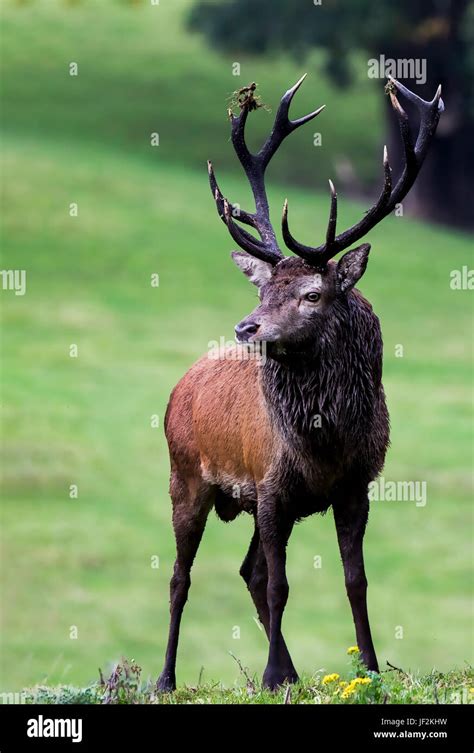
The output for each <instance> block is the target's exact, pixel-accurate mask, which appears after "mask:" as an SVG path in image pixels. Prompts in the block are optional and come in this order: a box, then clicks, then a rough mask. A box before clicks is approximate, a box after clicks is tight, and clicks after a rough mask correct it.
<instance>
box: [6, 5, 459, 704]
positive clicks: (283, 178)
mask: <svg viewBox="0 0 474 753" xmlns="http://www.w3.org/2000/svg"><path fill="white" fill-rule="evenodd" d="M189 6H190V2H189V0H179V1H178V0H173V1H172V2H171V0H169V2H166V0H162V1H161V3H160V5H159V6H149V4H148V3H144V4H143V7H142V6H140V5H139V4H128V5H127V4H126V3H125V2H124V3H119V2H117V3H112V2H107V3H105V2H104V3H97V2H96V3H94V2H85V3H80V2H77V3H70V4H68V3H61V2H59V1H58V2H55V1H54V0H51V1H50V2H33V1H32V2H29V3H24V4H23V3H20V4H16V3H13V2H11V3H5V4H4V5H3V8H2V26H3V33H2V38H3V53H2V74H1V83H2V105H3V107H2V112H3V131H2V143H3V156H2V163H3V164H2V184H3V195H2V204H1V208H2V224H1V251H2V257H1V268H2V269H25V270H26V271H27V290H26V295H24V296H15V294H14V293H13V292H12V291H1V304H2V306H1V309H2V340H1V355H2V370H1V407H2V452H3V462H2V467H3V478H2V486H3V489H2V499H3V504H2V513H1V515H2V518H1V524H2V525H1V530H2V538H1V560H2V583H1V588H2V591H1V603H2V630H1V674H2V677H1V688H2V690H7V691H14V690H18V689H20V688H21V687H24V686H27V685H33V684H36V683H43V682H47V683H48V684H56V683H73V684H75V685H83V684H87V683H90V682H91V681H92V680H94V679H95V678H96V675H97V670H98V667H102V668H103V669H104V670H106V669H108V668H109V667H110V666H111V665H112V664H113V663H114V662H116V661H118V660H119V659H120V657H121V656H122V655H126V656H128V657H133V658H134V659H135V660H136V661H137V662H138V663H139V664H140V665H141V667H142V668H143V673H144V675H145V676H150V677H155V676H157V675H158V673H159V671H160V669H161V664H162V659H163V653H164V647H165V641H166V634H167V628H168V581H169V578H170V575H171V570H172V564H173V560H174V539H173V534H172V528H171V515H170V513H171V505H170V500H169V496H168V457H167V448H166V443H165V440H164V436H163V428H162V423H163V422H162V419H163V416H164V411H165V408H166V404H167V400H168V396H169V393H170V390H171V389H172V387H173V386H174V384H175V383H176V382H177V380H178V379H179V378H180V376H181V375H182V374H183V373H184V371H185V370H186V369H187V368H188V367H189V366H190V365H191V364H192V362H193V361H194V360H195V359H196V358H197V357H199V356H200V355H201V354H202V353H205V352H206V351H207V349H208V343H209V341H211V340H216V339H217V340H218V339H219V338H220V337H224V338H225V339H231V338H232V337H233V327H234V324H235V323H236V322H237V321H239V320H240V319H241V318H242V317H243V316H244V315H245V314H247V313H248V312H249V311H250V310H251V309H252V308H253V307H254V305H255V292H254V289H253V288H251V286H250V285H249V284H248V282H247V281H246V280H245V279H244V277H243V276H242V275H241V274H240V273H239V272H238V271H237V269H235V268H234V267H233V265H232V262H231V260H230V257H229V251H230V250H231V248H232V242H231V240H230V238H229V237H228V235H227V232H226V230H225V228H224V226H223V224H222V223H221V222H220V221H219V220H218V218H217V215H216V213H215V208H214V206H213V202H212V199H211V197H210V193H209V188H208V184H207V173H206V168H205V160H206V159H207V158H208V157H212V158H213V161H214V163H215V167H216V171H217V174H218V179H219V181H220V184H221V186H222V188H223V189H224V191H225V193H226V194H227V195H228V196H229V197H230V198H232V199H233V200H236V201H240V202H241V203H242V205H243V206H245V205H246V203H247V204H248V203H249V192H248V190H247V186H246V184H245V180H244V177H243V174H241V173H240V172H239V171H238V170H237V169H236V166H235V164H234V163H235V158H234V155H233V152H232V148H231V145H230V143H229V138H228V136H229V134H228V124H227V122H226V116H225V109H226V101H225V100H226V97H227V96H229V94H230V93H231V92H232V90H233V89H235V88H237V87H238V86H240V85H242V84H245V83H247V82H248V81H250V80H254V79H255V80H257V81H258V82H259V83H261V86H262V91H263V93H264V95H265V99H266V101H268V102H269V103H270V104H271V105H272V106H273V109H274V107H275V105H276V103H277V101H278V97H279V96H281V93H282V92H283V91H284V90H285V89H286V88H287V87H288V86H289V85H290V84H291V83H293V82H294V81H296V80H297V78H298V77H299V76H300V74H301V68H300V67H298V66H296V65H295V64H294V63H293V62H290V61H288V60H285V59H284V58H282V57H281V56H279V57H277V58H275V59H269V60H266V61H262V60H258V61H256V62H255V61H253V60H252V59H249V58H242V76H241V77H240V78H235V77H233V76H232V62H233V61H232V60H231V59H230V58H229V59H227V58H224V57H222V56H220V55H217V54H215V53H213V52H212V51H209V50H208V49H207V48H206V47H205V45H204V43H203V42H202V40H201V39H200V38H198V37H195V36H190V35H188V34H187V32H186V31H185V28H184V17H185V14H186V12H187V9H188V8H189ZM237 59H240V58H239V56H238V55H237ZM71 61H75V62H77V63H78V66H79V75H78V76H77V77H71V76H69V73H68V67H69V64H70V62H71ZM307 67H308V68H309V70H310V71H311V76H310V77H309V78H308V81H307V82H306V83H305V85H304V87H303V89H302V90H301V92H300V94H301V96H299V95H298V101H297V102H295V112H296V111H297V112H298V114H299V113H303V112H306V111H309V110H310V109H313V108H314V107H316V106H317V105H319V104H321V103H323V102H326V104H327V105H328V107H327V109H326V111H325V113H324V114H323V115H321V116H320V118H319V119H318V121H317V124H318V125H317V126H315V127H314V128H311V127H309V126H308V129H307V131H306V132H304V133H298V134H297V135H295V136H294V137H292V138H291V139H290V140H289V141H288V144H286V145H285V146H284V147H283V148H282V150H281V154H278V156H277V157H276V159H275V165H274V166H273V165H272V169H271V170H270V171H269V177H270V178H271V179H272V182H271V185H270V187H269V196H270V202H271V205H272V207H274V216H275V218H276V224H277V223H278V217H279V213H280V207H281V205H282V203H283V200H284V198H285V196H288V198H289V201H290V206H291V212H292V226H293V227H294V228H295V233H296V228H298V236H299V237H301V239H302V240H303V241H306V242H308V243H309V242H312V241H317V242H319V240H320V236H321V232H322V231H323V228H324V226H325V219H326V216H327V211H328V198H327V195H326V186H327V178H328V177H330V176H331V175H334V169H335V167H336V165H335V163H334V160H335V159H336V158H337V159H345V158H346V157H347V156H348V155H350V157H351V159H352V160H353V163H354V165H355V169H356V170H357V171H358V173H359V174H360V175H361V176H362V178H363V179H364V180H367V179H369V178H372V177H373V176H374V175H375V174H376V171H377V170H378V169H379V161H380V159H379V158H380V154H381V145H382V138H383V135H382V125H381V123H380V122H379V119H378V116H379V114H380V97H381V96H382V92H379V94H380V96H377V89H376V86H377V85H375V88H374V84H373V83H372V82H371V83H370V85H369V83H368V82H367V80H362V78H361V79H360V81H358V83H357V84H356V86H355V88H354V89H353V90H351V91H350V92H349V93H348V92H345V93H344V94H341V93H340V92H339V93H338V92H334V91H333V90H332V87H330V85H329V84H328V82H327V81H326V80H325V79H324V78H323V77H322V75H321V74H320V73H319V72H318V61H317V58H315V59H314V60H313V59H312V60H311V61H310V65H309V66H307ZM303 70H304V68H303ZM236 82H237V83H236ZM380 88H382V87H380ZM361 97H363V98H364V108H368V112H369V114H370V122H371V127H370V130H369V129H368V128H367V124H365V126H364V124H361V123H360V121H359V120H358V118H357V115H358V113H359V111H360V102H361ZM271 119H272V115H270V114H268V113H266V112H263V111H260V112H257V113H255V115H252V117H251V118H250V120H249V126H250V129H249V130H250V131H251V133H252V137H251V139H250V141H251V144H253V143H255V144H257V143H258V137H259V136H260V137H261V136H262V135H263V134H264V133H265V132H266V131H267V130H268V127H269V125H270V123H271ZM315 122H316V121H315ZM372 126H373V127H372ZM314 130H318V131H319V130H320V131H321V132H322V133H323V146H322V147H320V148H318V149H316V148H314V147H313V143H312V140H313V132H314ZM348 130H350V137H348V133H347V132H348ZM152 132H158V133H159V134H160V145H159V146H158V147H152V146H151V145H150V134H151V133H152ZM254 139H255V141H254ZM290 155H291V156H290ZM305 186H307V187H305ZM71 202H77V204H78V216H77V217H71V216H70V215H69V205H70V203H71ZM364 208H366V207H365V206H363V205H361V204H356V203H353V202H350V201H346V200H344V197H343V196H341V197H340V219H339V227H340V228H341V229H342V227H343V226H348V225H349V224H351V223H353V222H354V221H356V220H357V219H359V217H360V216H361V213H362V212H363V210H364ZM370 241H371V243H372V254H371V260H370V262H369V266H368V269H367V273H366V275H365V277H364V278H363V280H362V281H361V284H360V286H359V287H360V289H361V290H362V292H363V293H364V294H365V295H367V296H368V297H369V299H370V300H371V301H372V303H373V305H374V308H375V310H376V312H377V313H378V315H379V317H380V319H381V322H382V327H383V332H384V342H385V365H384V375H385V376H384V383H385V388H386V392H387V398H388V403H389V409H390V412H391V422H392V447H391V449H390V451H389V454H388V460H387V465H386V469H385V471H384V476H385V478H386V479H387V480H395V481H397V480H402V481H410V480H419V481H426V482H427V504H426V506H424V507H421V506H416V504H415V502H388V501H387V502H374V503H373V505H372V511H371V519H370V524H369V529H368V533H367V537H366V561H367V571H368V578H369V584H370V588H369V608H370V612H371V619H372V629H373V633H374V638H375V642H376V647H377V650H378V655H379V660H380V663H381V665H384V664H385V662H386V660H389V661H390V662H391V663H392V664H395V665H396V666H400V667H403V668H404V669H406V670H409V669H410V670H412V671H420V672H429V671H430V670H431V669H432V668H436V669H438V670H441V671H447V670H449V669H453V668H463V667H465V665H466V662H470V661H472V611H471V609H472V607H471V604H472V580H471V573H470V569H471V565H472V523H473V520H472V504H471V500H472V486H471V472H472V437H471V425H472V413H470V406H471V400H472V376H473V374H472V355H473V354H472V318H471V317H472V303H471V299H470V297H469V296H470V293H469V291H467V290H452V289H451V288H450V273H451V271H452V270H455V269H461V268H462V267H463V265H468V266H469V265H471V266H472V256H471V248H472V242H471V239H469V238H468V237H466V236H463V235H461V234H457V233H455V232H454V231H452V230H446V229H440V228H439V227H437V228H434V227H429V226H427V225H424V224H421V223H419V222H417V221H415V220H413V219H409V218H406V217H398V218H397V217H391V218H389V219H387V220H386V221H385V222H384V224H383V225H382V226H381V227H379V228H377V229H376V230H374V231H373V233H372V234H371V236H370ZM152 274H158V275H159V281H160V284H159V287H152V286H151V284H150V279H151V275H152ZM73 344H74V345H76V346H77V350H78V355H77V357H75V358H74V357H70V347H71V345H73ZM399 346H402V352H403V355H402V356H400V353H401V351H400V347H399ZM154 415H158V417H159V426H158V428H153V427H152V425H151V421H152V416H154ZM71 485H77V488H78V496H77V498H71V497H70V486H71ZM251 530H252V521H251V520H250V518H249V517H248V516H246V517H242V516H241V517H240V518H239V519H237V520H236V521H235V522H234V523H232V524H231V525H224V524H223V523H221V522H219V521H218V520H217V518H216V517H215V516H214V515H211V517H210V519H209V523H208V526H207V529H206V533H205V537H204V541H203V543H202V545H201V548H200V551H199V554H198V557H197V561H196V565H195V568H194V570H193V585H192V589H191V595H190V601H189V603H188V605H187V607H186V611H185V616H184V621H183V627H182V632H181V644H180V653H179V662H178V683H180V684H182V683H184V682H186V683H196V682H197V680H198V677H199V674H200V672H201V668H202V667H203V668H204V669H203V673H202V677H203V679H204V681H206V682H210V681H213V680H215V681H217V680H219V681H222V682H224V683H225V684H227V685H228V686H232V685H233V684H234V683H235V682H240V679H239V669H238V667H237V665H236V663H235V661H234V659H233V658H232V657H231V656H230V654H229V652H232V653H233V654H234V655H235V656H237V657H238V658H239V659H240V660H241V662H242V663H243V665H244V666H246V667H248V668H249V669H250V671H251V672H252V673H253V672H256V673H260V672H261V671H262V670H263V667H264V665H265V660H266V650H267V647H266V638H265V635H264V633H263V632H262V631H261V629H260V628H259V626H258V625H257V623H256V621H255V619H254V609H253V605H252V603H251V600H250V596H249V595H248V593H247V591H246V588H245V586H244V583H243V581H242V580H241V579H240V577H239V575H238V570H239V566H240V563H241V561H242V559H243V557H244V555H245V553H246V550H247V547H248V543H249V540H250V536H251ZM317 556H320V557H321V558H322V560H321V561H322V566H321V567H320V568H315V567H314V562H315V557H317ZM155 557H158V558H159V567H158V568H156V567H153V566H152V565H153V564H154V563H155V561H156V560H155V559H154V558H155ZM288 575H289V581H290V588H291V590H290V600H289V604H288V608H287V611H286V614H285V620H284V627H285V636H286V639H287V643H288V645H289V647H290V650H291V653H292V655H293V658H294V661H295V664H296V666H297V668H298V669H299V670H301V671H302V672H305V673H307V674H312V673H314V672H316V671H317V670H319V669H323V668H324V669H327V670H328V671H341V668H342V667H343V666H344V661H345V654H344V649H345V647H347V646H349V645H351V644H352V643H353V642H354V635H353V627H352V619H351V615H350V610H349V606H348V603H347V599H346V595H345V590H344V583H343V577H342V568H341V564H340V560H339V555H338V551H337V544H336V537H335V532H334V525H333V520H332V514H331V513H329V514H328V515H327V516H325V517H318V516H315V517H313V518H310V519H308V520H307V521H305V522H304V523H302V524H301V525H300V526H298V527H297V528H296V530H295V531H294V534H293V536H292V539H291V542H290V546H289V550H288ZM76 635H77V637H74V636H76ZM71 636H72V637H71Z"/></svg>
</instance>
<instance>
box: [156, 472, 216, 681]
mask: <svg viewBox="0 0 474 753" xmlns="http://www.w3.org/2000/svg"><path fill="white" fill-rule="evenodd" d="M170 493H171V498H172V500H173V528H174V533H175V537H176V561H175V564H174V572H173V576H172V578H171V582H170V613H171V620H170V629H169V637H168V646H167V649H166V658H165V665H164V667H163V671H162V673H161V675H160V677H159V678H158V682H157V690H159V691H161V692H165V693H170V692H171V691H173V690H175V688H176V654H177V650H178V639H179V627H180V623H181V615H182V613H183V609H184V605H185V603H186V600H187V598H188V592H189V587H190V585H191V576H190V572H191V567H192V564H193V562H194V558H195V556H196V552H197V550H198V547H199V544H200V542H201V538H202V534H203V532H204V528H205V526H206V520H207V516H208V514H209V510H210V509H211V507H212V504H213V496H214V494H213V489H212V487H210V486H209V485H208V484H205V483H204V482H203V481H202V480H201V479H196V478H191V479H189V478H184V477H182V476H180V475H179V473H178V472H177V471H173V473H172V476H171V485H170Z"/></svg>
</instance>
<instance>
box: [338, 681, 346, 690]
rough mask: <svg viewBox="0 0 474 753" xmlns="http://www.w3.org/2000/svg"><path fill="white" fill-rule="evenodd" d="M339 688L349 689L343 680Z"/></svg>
mask: <svg viewBox="0 0 474 753" xmlns="http://www.w3.org/2000/svg"><path fill="white" fill-rule="evenodd" d="M339 687H340V688H346V687H347V682H346V681H345V680H341V682H340V683H339Z"/></svg>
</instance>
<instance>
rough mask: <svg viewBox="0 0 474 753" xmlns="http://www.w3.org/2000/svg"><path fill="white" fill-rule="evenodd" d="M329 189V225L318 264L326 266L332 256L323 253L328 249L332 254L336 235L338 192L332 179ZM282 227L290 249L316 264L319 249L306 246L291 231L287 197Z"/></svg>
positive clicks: (284, 238)
mask: <svg viewBox="0 0 474 753" xmlns="http://www.w3.org/2000/svg"><path fill="white" fill-rule="evenodd" d="M329 190H330V192H331V205H330V210H329V219H328V227H327V231H326V243H325V245H324V246H320V247H319V249H320V251H321V253H320V256H319V257H318V265H321V266H324V265H325V264H326V262H327V260H328V258H331V256H326V254H323V251H326V252H327V253H330V254H331V255H332V247H333V244H334V239H335V235H336V223H337V193H336V189H335V188H334V183H333V182H332V180H330V181H329ZM281 229H282V234H283V240H284V241H285V244H286V246H287V247H288V248H289V249H290V251H294V252H295V254H297V255H298V256H301V258H303V259H306V260H307V261H309V262H311V263H312V264H314V263H315V257H316V251H318V249H315V248H312V247H311V246H305V245H304V244H303V243H300V242H299V241H297V240H296V239H295V238H294V237H293V236H292V235H291V233H290V229H289V227H288V199H285V203H284V205H283V215H282V219H281Z"/></svg>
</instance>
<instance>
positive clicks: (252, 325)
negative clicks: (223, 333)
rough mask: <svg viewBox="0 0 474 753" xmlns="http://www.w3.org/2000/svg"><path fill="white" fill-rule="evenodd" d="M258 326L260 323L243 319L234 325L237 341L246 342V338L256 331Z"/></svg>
mask: <svg viewBox="0 0 474 753" xmlns="http://www.w3.org/2000/svg"><path fill="white" fill-rule="evenodd" d="M259 328H260V324H257V323H256V322H253V321H248V320H247V319H244V320H243V321H242V322H240V323H239V324H237V325H236V327H235V335H236V337H237V340H238V341H239V342H247V340H248V339H249V338H250V337H251V336H252V335H255V334H256V333H257V332H258V330H259Z"/></svg>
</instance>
